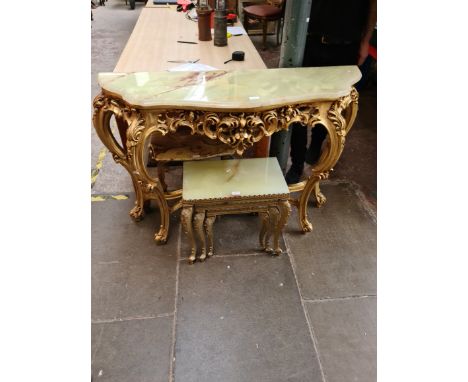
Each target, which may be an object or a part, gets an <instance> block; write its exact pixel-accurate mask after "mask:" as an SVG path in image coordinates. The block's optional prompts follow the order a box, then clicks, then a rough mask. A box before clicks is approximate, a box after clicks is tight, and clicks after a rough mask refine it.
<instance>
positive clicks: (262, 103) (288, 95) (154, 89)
mask: <svg viewBox="0 0 468 382" xmlns="http://www.w3.org/2000/svg"><path fill="white" fill-rule="evenodd" d="M360 78H361V72H360V71H359V68H358V67H357V66H330V67H319V68H315V67H310V68H281V69H255V70H253V69H252V70H237V71H230V72H229V71H224V70H216V71H207V72H137V73H100V74H99V78H98V80H99V84H100V86H101V87H102V88H103V89H104V90H105V91H108V92H110V93H113V94H115V95H118V96H119V97H121V98H123V99H124V100H125V101H126V102H128V103H130V104H132V105H135V106H140V107H171V108H181V107H189V108H199V109H210V108H211V109H233V110H245V111H248V110H251V109H261V108H268V107H269V106H275V105H286V104H295V103H300V102H309V101H315V100H333V99H337V98H339V97H342V96H345V95H347V94H349V92H350V90H351V87H352V85H354V84H355V83H356V82H358V81H359V79H360Z"/></svg>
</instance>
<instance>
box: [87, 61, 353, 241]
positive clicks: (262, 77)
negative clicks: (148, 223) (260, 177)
mask: <svg viewBox="0 0 468 382" xmlns="http://www.w3.org/2000/svg"><path fill="white" fill-rule="evenodd" d="M178 76H179V77H178ZM180 76H182V77H180ZM360 77H361V74H360V72H359V69H358V68H357V67H356V66H343V67H328V68H290V69H264V70H251V71H233V72H226V71H213V72H205V73H203V72H193V73H188V72H186V73H181V72H179V73H168V72H158V73H146V72H143V73H128V74H122V73H107V74H100V77H99V83H100V85H101V88H102V91H101V94H99V95H98V96H96V98H95V99H94V103H93V105H94V114H93V123H94V127H95V129H96V132H97V134H98V136H99V138H100V139H101V141H102V142H103V143H104V145H105V146H106V147H107V148H108V149H109V151H110V152H111V153H112V156H113V158H114V160H115V162H116V163H119V164H121V165H122V166H123V167H124V168H125V169H126V170H127V171H128V173H129V175H130V178H131V180H132V182H133V187H134V190H135V196H136V200H135V206H134V207H133V208H132V210H131V211H130V216H131V217H132V218H133V219H134V220H136V221H138V220H141V219H142V218H143V216H144V212H145V205H146V204H147V203H148V202H149V201H150V200H155V201H156V202H157V204H158V207H159V211H160V217H161V219H160V221H161V224H160V227H159V229H158V230H157V232H156V234H155V240H156V242H157V243H158V244H163V243H165V242H166V240H167V237H168V233H169V214H170V213H172V212H174V211H176V210H178V209H180V208H181V207H182V202H181V196H182V190H175V191H167V190H165V189H164V186H163V183H162V182H161V180H160V179H159V178H153V177H151V176H150V174H149V173H148V171H147V167H146V163H147V162H146V161H147V159H148V151H149V149H150V146H151V145H152V137H153V136H155V135H158V136H161V137H163V136H166V135H172V134H177V133H178V131H179V130H187V129H188V130H189V131H190V134H189V135H190V136H191V137H198V138H200V137H203V138H204V139H205V140H207V141H213V142H215V143H217V144H219V145H220V148H221V149H220V151H219V155H223V154H224V153H225V151H226V148H229V149H231V150H233V151H234V152H235V153H236V154H238V155H239V156H241V155H242V154H243V153H244V151H245V150H246V149H248V148H249V147H251V146H252V145H254V144H255V143H256V142H259V141H260V140H261V139H262V138H264V137H268V136H271V135H272V134H273V133H275V132H278V131H282V130H287V129H288V128H289V126H290V125H291V124H292V123H294V122H299V123H301V124H303V125H306V126H308V127H309V128H313V127H314V126H316V125H317V124H321V125H322V126H324V127H325V129H326V130H327V132H328V137H327V145H326V146H325V147H324V148H323V149H322V154H321V156H320V159H319V160H318V162H317V163H316V164H315V165H314V166H313V167H311V169H310V173H309V174H308V176H307V178H306V180H304V181H302V182H300V183H297V184H294V185H289V191H290V192H291V193H294V192H299V197H298V198H297V199H294V198H291V199H290V203H291V204H292V205H294V206H295V207H297V208H298V210H299V224H300V226H301V229H302V231H303V232H308V231H312V224H311V223H310V221H309V219H308V215H307V206H308V201H309V197H310V195H311V194H312V192H313V193H314V197H315V200H316V202H317V205H319V206H321V205H322V204H324V203H325V201H326V198H325V196H324V195H323V194H322V193H321V191H320V188H319V184H320V181H321V180H324V179H327V178H328V176H329V174H330V171H332V169H333V166H334V165H335V164H336V163H337V161H338V159H339V158H340V156H341V153H342V152H343V148H344V144H345V140H346V135H347V134H348V132H349V130H350V129H351V127H352V126H353V123H354V121H355V118H356V114H357V111H358V92H357V91H356V89H355V88H354V87H353V86H352V85H353V84H355V83H356V82H357V81H358V80H359V79H360ZM167 78H171V79H172V80H171V81H173V83H174V84H173V85H172V87H170V88H169V87H167V86H166V87H164V86H162V87H161V86H160V85H159V84H160V83H167ZM158 79H159V80H158ZM252 79H255V80H256V81H258V82H255V83H253V82H252V81H253V80H252ZM159 81H161V82H159ZM164 81H166V82H164ZM181 81H182V82H181ZM223 81H224V82H223ZM249 81H250V82H251V83H250V86H247V85H244V86H240V85H239V86H237V85H236V84H241V83H244V82H249ZM269 82H270V83H271V84H270V85H269V86H271V87H273V88H274V91H270V90H269V89H263V87H265V86H268V83H269ZM290 82H291V83H293V85H294V86H293V85H291V86H292V87H291V88H288V89H286V87H288V86H289V85H288V84H289V83H290ZM255 84H257V85H255ZM330 84H332V85H333V86H332V85H330ZM236 86H237V88H236ZM220 91H221V94H220V93H219V92H220ZM181 92H182V93H181ZM187 92H188V93H187ZM190 92H191V93H190ZM184 94H185V95H186V94H196V98H194V97H192V98H190V97H189V98H188V99H187V96H184ZM232 94H234V95H235V97H234V96H231V95H232ZM230 97H231V98H233V99H231V98H230ZM112 116H114V117H115V121H116V123H117V127H118V130H119V135H120V142H119V141H118V139H117V138H116V137H115V136H114V134H113V133H112V130H111V126H110V121H111V117H112ZM188 145H190V144H188ZM174 159H177V158H174ZM186 159H190V158H186ZM191 159H203V156H200V155H198V156H197V157H196V158H195V156H194V157H192V158H191ZM172 202H175V204H173V205H170V203H172Z"/></svg>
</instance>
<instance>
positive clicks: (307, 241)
mask: <svg viewBox="0 0 468 382" xmlns="http://www.w3.org/2000/svg"><path fill="white" fill-rule="evenodd" d="M322 190H323V192H324V194H325V195H326V197H327V203H326V204H325V205H324V206H323V207H322V208H315V207H314V206H313V204H312V203H311V204H310V205H309V209H308V211H309V220H310V221H311V223H312V225H313V227H314V230H313V231H312V232H310V233H307V234H303V233H301V232H300V231H299V230H298V227H299V223H298V218H297V209H295V208H294V209H293V213H292V214H291V217H290V220H289V224H288V226H287V227H286V230H285V234H284V238H285V241H286V243H287V244H288V246H289V248H290V250H291V253H292V256H293V258H294V261H295V263H296V265H297V277H298V280H299V285H300V287H301V292H302V297H303V298H304V299H317V298H326V297H346V296H354V295H375V294H376V231H377V229H376V223H375V221H374V220H373V219H372V218H371V217H370V215H369V214H368V213H367V212H366V211H365V210H364V208H363V207H362V202H361V201H360V199H359V198H358V197H357V196H356V194H355V192H354V190H353V188H352V187H351V186H350V185H349V184H347V183H339V184H327V185H324V186H323V187H322Z"/></svg>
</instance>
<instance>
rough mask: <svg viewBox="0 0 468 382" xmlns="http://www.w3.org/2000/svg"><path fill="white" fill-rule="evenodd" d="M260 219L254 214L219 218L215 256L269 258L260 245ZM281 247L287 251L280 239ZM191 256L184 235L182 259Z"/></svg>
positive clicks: (214, 235) (214, 227)
mask: <svg viewBox="0 0 468 382" xmlns="http://www.w3.org/2000/svg"><path fill="white" fill-rule="evenodd" d="M259 234H260V219H259V217H258V216H257V215H254V214H241V215H224V216H218V217H217V218H216V221H215V223H214V226H213V237H214V240H213V245H214V251H215V256H226V255H238V254H252V253H257V254H259V255H264V256H269V255H268V254H266V253H265V252H263V251H262V250H261V248H260V244H259V239H258V237H259ZM280 246H281V248H282V249H283V251H284V250H285V249H286V246H285V244H284V240H283V238H282V237H281V238H280ZM189 254H190V244H189V240H188V238H187V236H186V235H185V234H184V233H182V245H181V257H183V258H187V257H188V256H189Z"/></svg>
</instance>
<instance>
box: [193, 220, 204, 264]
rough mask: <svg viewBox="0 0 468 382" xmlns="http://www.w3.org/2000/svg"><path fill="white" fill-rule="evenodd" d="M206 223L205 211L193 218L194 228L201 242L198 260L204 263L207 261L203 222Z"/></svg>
mask: <svg viewBox="0 0 468 382" xmlns="http://www.w3.org/2000/svg"><path fill="white" fill-rule="evenodd" d="M204 221H205V211H202V212H196V213H195V217H194V218H193V228H194V229H195V234H196V235H197V237H198V240H200V243H201V251H200V256H199V257H198V259H199V260H200V261H204V260H205V259H206V240H205V231H204V230H203V222H204Z"/></svg>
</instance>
